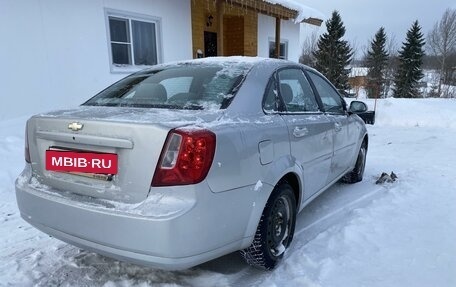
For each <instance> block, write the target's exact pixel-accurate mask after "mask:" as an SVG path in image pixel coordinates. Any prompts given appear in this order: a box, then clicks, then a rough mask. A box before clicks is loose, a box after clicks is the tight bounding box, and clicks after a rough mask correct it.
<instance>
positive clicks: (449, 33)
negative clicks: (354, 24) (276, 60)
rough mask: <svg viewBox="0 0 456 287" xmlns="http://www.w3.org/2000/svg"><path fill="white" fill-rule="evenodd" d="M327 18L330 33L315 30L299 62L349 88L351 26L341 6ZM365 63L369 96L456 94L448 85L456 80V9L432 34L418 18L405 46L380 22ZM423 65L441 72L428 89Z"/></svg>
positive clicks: (411, 96) (366, 53)
mask: <svg viewBox="0 0 456 287" xmlns="http://www.w3.org/2000/svg"><path fill="white" fill-rule="evenodd" d="M325 24H326V32H325V33H323V34H322V35H321V36H319V37H317V34H316V33H313V34H312V35H311V36H310V37H308V38H307V39H306V41H305V42H304V45H303V52H302V55H301V58H300V62H301V63H304V64H307V65H309V66H312V67H314V68H316V69H317V70H319V71H320V72H321V73H322V74H323V75H325V76H326V77H327V78H328V79H329V80H330V81H331V82H332V83H333V84H334V85H335V87H336V88H337V89H339V90H348V89H349V88H350V86H349V74H350V69H351V68H350V67H351V64H352V63H353V61H354V59H353V56H354V48H353V47H352V45H350V44H349V43H348V42H347V41H346V40H344V35H345V32H346V30H345V26H344V24H343V21H342V18H341V16H340V14H339V12H338V11H334V12H333V13H332V16H331V18H330V19H328V20H327V21H326V22H325ZM426 51H427V52H428V53H426ZM361 64H362V66H363V67H366V69H367V76H366V83H365V89H366V91H367V95H368V96H369V97H378V98H381V97H387V96H389V95H392V96H393V97H397V98H418V97H423V96H437V97H452V96H456V95H454V90H455V89H453V90H451V89H448V86H449V85H456V9H447V10H446V11H445V13H444V14H443V16H442V18H441V19H440V20H439V21H438V22H436V23H435V25H434V27H433V29H432V30H431V31H429V33H428V34H427V37H425V36H424V34H423V33H422V28H421V26H420V24H419V22H418V20H416V21H414V22H413V23H412V25H411V27H410V28H409V30H408V31H407V34H406V38H405V41H404V42H403V43H402V45H401V47H400V49H397V47H396V44H395V39H394V37H389V38H388V37H387V34H386V31H385V28H384V27H380V28H379V29H378V31H377V32H376V33H375V35H374V37H373V38H372V40H371V41H370V42H369V45H368V48H367V50H366V51H365V54H364V58H363V60H362V61H361ZM424 68H426V69H432V70H434V71H435V73H434V75H436V77H438V79H437V80H436V81H434V84H433V85H432V87H431V89H430V90H429V89H423V88H424V87H425V86H426V85H427V84H426V82H425V81H423V77H424V73H423V69H424ZM424 91H427V94H426V95H424V94H423V92H424Z"/></svg>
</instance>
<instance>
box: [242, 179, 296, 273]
mask: <svg viewBox="0 0 456 287" xmlns="http://www.w3.org/2000/svg"><path fill="white" fill-rule="evenodd" d="M295 223H296V199H295V196H294V193H293V189H292V187H291V186H290V185H289V184H288V183H279V184H278V185H277V186H276V187H275V189H274V191H273V192H272V194H271V196H270V198H269V199H268V202H267V203H266V206H265V208H264V210H263V214H262V215H261V219H260V223H259V224H258V228H257V231H256V233H255V238H254V239H253V242H252V245H250V246H249V247H248V248H246V249H244V250H242V251H241V255H242V257H244V259H245V261H246V262H247V263H248V264H250V265H252V266H255V267H259V268H262V269H266V270H271V269H273V268H274V267H275V266H276V265H277V263H278V262H279V261H280V260H281V259H282V257H283V254H284V252H285V250H286V249H287V247H288V246H289V245H290V243H291V240H292V239H293V234H294V229H295Z"/></svg>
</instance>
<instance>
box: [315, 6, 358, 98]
mask: <svg viewBox="0 0 456 287" xmlns="http://www.w3.org/2000/svg"><path fill="white" fill-rule="evenodd" d="M326 30H327V31H326V33H324V34H323V35H321V36H320V39H319V40H318V43H317V51H315V53H314V56H315V59H316V64H315V68H316V69H317V70H319V71H320V72H321V73H322V74H323V75H325V76H326V78H328V80H330V81H331V82H332V83H333V84H334V86H336V88H338V89H348V88H349V85H348V74H349V73H350V69H347V68H346V67H347V66H348V65H349V64H350V62H351V58H352V56H353V52H352V49H351V48H350V46H349V44H348V42H347V41H345V40H342V37H343V36H344V35H345V26H344V23H343V22H342V19H341V17H340V14H339V12H337V11H334V12H333V13H332V17H331V19H328V20H327V21H326Z"/></svg>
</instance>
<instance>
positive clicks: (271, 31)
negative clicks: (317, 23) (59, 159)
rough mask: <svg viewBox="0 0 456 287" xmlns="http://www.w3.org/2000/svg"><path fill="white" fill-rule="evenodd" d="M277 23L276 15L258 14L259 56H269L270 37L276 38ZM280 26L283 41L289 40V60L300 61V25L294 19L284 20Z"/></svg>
mask: <svg viewBox="0 0 456 287" xmlns="http://www.w3.org/2000/svg"><path fill="white" fill-rule="evenodd" d="M275 25H276V20H275V18H274V17H270V16H266V15H263V14H259V15H258V56H260V57H269V39H273V40H274V39H275ZM280 26H281V29H280V38H281V41H284V40H285V41H288V60H290V61H294V62H298V61H299V56H300V55H301V45H300V41H299V34H300V33H299V32H300V29H299V26H300V25H299V24H295V23H294V21H292V20H290V21H285V20H282V21H281V23H280Z"/></svg>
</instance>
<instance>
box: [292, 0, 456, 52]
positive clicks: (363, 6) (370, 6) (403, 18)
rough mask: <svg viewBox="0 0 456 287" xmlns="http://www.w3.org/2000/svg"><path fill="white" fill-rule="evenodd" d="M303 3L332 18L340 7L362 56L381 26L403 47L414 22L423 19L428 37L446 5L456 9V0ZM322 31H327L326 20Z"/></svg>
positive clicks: (349, 35) (349, 37) (314, 0)
mask: <svg viewBox="0 0 456 287" xmlns="http://www.w3.org/2000/svg"><path fill="white" fill-rule="evenodd" d="M300 2H302V3H303V4H305V5H307V6H310V7H313V8H315V9H317V10H319V11H321V12H322V13H323V14H324V15H325V16H326V17H328V18H329V17H331V14H332V11H334V10H338V11H339V13H340V14H341V16H342V21H343V22H344V24H345V28H346V30H347V31H346V34H345V37H346V40H348V41H349V42H350V43H356V46H357V47H358V55H362V54H363V53H362V52H361V53H360V51H362V50H363V49H364V48H365V47H367V45H368V42H369V41H370V40H371V39H372V38H373V36H374V34H375V32H376V31H377V30H378V29H379V28H380V27H381V26H383V27H385V29H386V32H387V35H388V36H390V35H392V34H394V35H395V38H396V42H397V43H398V46H399V47H400V45H401V43H402V41H403V40H404V39H405V34H406V32H407V30H408V29H409V28H410V26H411V25H412V23H413V21H415V20H418V21H419V23H420V25H421V27H422V31H423V33H424V35H425V36H426V35H427V33H428V31H429V30H431V29H432V27H433V25H434V23H435V22H436V21H438V20H440V18H441V16H442V14H443V12H444V11H445V9H446V8H453V9H456V1H455V0H428V1H414V0H376V1H367V0H333V1H322V0H300ZM304 26H309V25H304ZM303 28H304V27H303ZM302 31H303V32H302V33H306V34H309V33H311V28H308V27H305V28H304V29H302ZM320 31H321V32H324V31H326V26H325V24H324V23H323V24H322V27H321V28H320Z"/></svg>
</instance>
